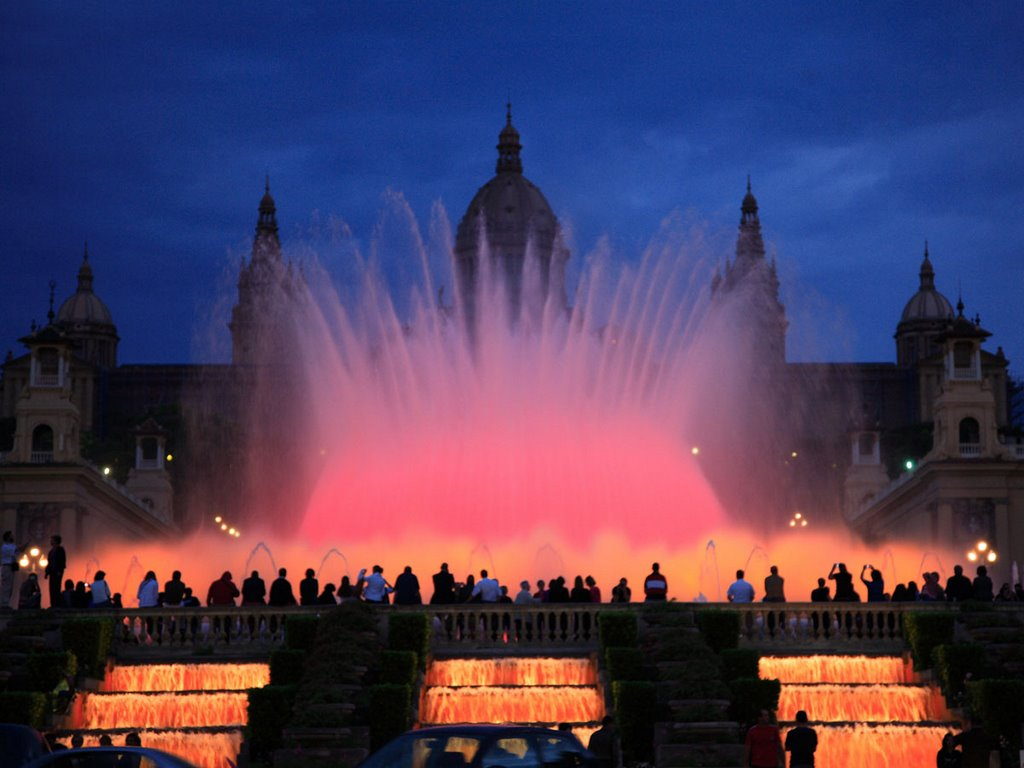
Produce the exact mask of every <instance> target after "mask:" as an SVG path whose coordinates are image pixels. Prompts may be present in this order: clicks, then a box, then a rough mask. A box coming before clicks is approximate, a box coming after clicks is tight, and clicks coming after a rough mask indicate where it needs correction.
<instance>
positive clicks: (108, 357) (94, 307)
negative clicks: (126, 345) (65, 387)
mask: <svg viewBox="0 0 1024 768" xmlns="http://www.w3.org/2000/svg"><path fill="white" fill-rule="evenodd" d="M47 317H48V318H49V320H50V322H51V323H52V324H53V325H54V326H55V327H56V328H57V329H58V330H60V331H61V332H62V333H63V334H65V335H66V336H67V337H68V339H70V340H71V342H72V343H73V344H74V346H75V356H76V357H78V358H79V359H81V360H84V361H85V362H87V363H89V364H90V365H95V366H96V367H97V368H99V369H101V370H112V369H114V368H116V367H117V343H118V341H119V339H118V335H117V327H116V326H115V325H114V320H113V318H112V317H111V314H110V310H109V309H107V305H106V304H104V303H103V300H102V299H100V297H99V296H97V295H96V292H95V291H94V290H93V273H92V265H91V264H90V263H89V244H88V243H86V244H85V250H84V252H83V254H82V266H81V267H79V268H78V288H77V290H76V291H75V292H74V293H73V294H71V296H70V297H68V299H67V300H65V301H64V303H63V304H61V306H60V309H59V310H58V311H57V315H56V319H54V316H53V288H52V287H51V289H50V312H49V313H48V315H47Z"/></svg>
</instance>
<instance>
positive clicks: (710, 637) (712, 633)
mask: <svg viewBox="0 0 1024 768" xmlns="http://www.w3.org/2000/svg"><path fill="white" fill-rule="evenodd" d="M697 626H698V627H700V633H701V635H703V636H704V640H705V641H706V642H707V644H708V645H710V646H711V650H713V651H714V652H715V653H721V652H722V651H724V650H726V649H728V648H735V647H736V646H737V645H738V644H739V639H740V614H739V611H723V610H719V609H717V608H703V609H701V610H699V611H698V612H697Z"/></svg>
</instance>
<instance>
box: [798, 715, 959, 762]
mask: <svg viewBox="0 0 1024 768" xmlns="http://www.w3.org/2000/svg"><path fill="white" fill-rule="evenodd" d="M786 730H788V729H784V730H783V734H782V738H783V739H785V738H786V733H785V732H786ZM952 730H953V729H950V728H945V727H932V726H895V725H853V726H832V727H827V728H824V727H815V731H817V734H818V751H817V752H816V753H815V765H820V766H863V767H864V768H932V766H934V765H935V753H936V752H938V751H939V747H941V746H942V737H943V736H944V735H945V734H947V733H950V732H951V731H952Z"/></svg>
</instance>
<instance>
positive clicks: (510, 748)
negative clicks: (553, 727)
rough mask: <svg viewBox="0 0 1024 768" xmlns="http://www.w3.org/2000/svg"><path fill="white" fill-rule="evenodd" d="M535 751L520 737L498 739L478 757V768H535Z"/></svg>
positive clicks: (536, 758) (536, 762) (536, 763)
mask: <svg viewBox="0 0 1024 768" xmlns="http://www.w3.org/2000/svg"><path fill="white" fill-rule="evenodd" d="M539 765H540V760H539V758H538V756H537V749H536V748H535V747H534V745H533V744H532V743H531V742H530V740H529V739H526V738H524V737H522V736H516V737H512V738H508V739H498V740H497V741H495V742H494V743H493V744H491V745H490V746H489V747H488V748H487V749H486V750H485V751H484V753H483V755H481V757H480V768H537V767H538V766H539Z"/></svg>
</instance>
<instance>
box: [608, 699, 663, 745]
mask: <svg viewBox="0 0 1024 768" xmlns="http://www.w3.org/2000/svg"><path fill="white" fill-rule="evenodd" d="M657 699H658V696H657V690H656V688H655V685H654V683H651V682H646V681H640V680H616V681H614V682H613V683H612V700H613V701H614V702H615V725H616V728H617V729H618V731H619V738H620V739H621V740H622V751H623V753H624V755H625V757H626V759H627V762H628V761H641V760H648V761H649V760H651V759H653V757H654V723H655V721H656V720H657V719H658V703H657Z"/></svg>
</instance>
